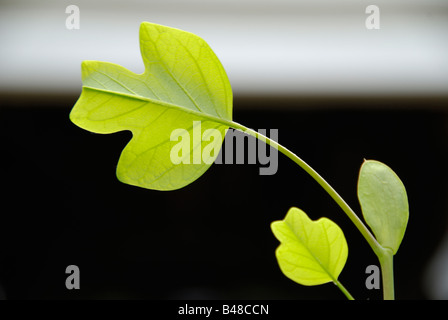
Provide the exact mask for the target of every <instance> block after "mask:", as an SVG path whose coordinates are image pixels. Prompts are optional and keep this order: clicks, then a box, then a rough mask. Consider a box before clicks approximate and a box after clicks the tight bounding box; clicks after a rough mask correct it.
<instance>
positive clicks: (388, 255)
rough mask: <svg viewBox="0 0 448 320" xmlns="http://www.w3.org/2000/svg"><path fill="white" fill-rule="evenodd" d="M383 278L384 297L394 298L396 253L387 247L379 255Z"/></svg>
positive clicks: (386, 298) (385, 298)
mask: <svg viewBox="0 0 448 320" xmlns="http://www.w3.org/2000/svg"><path fill="white" fill-rule="evenodd" d="M378 259H379V260H380V265H381V275H382V278H383V299H384V300H394V299H395V293H394V254H393V252H392V250H390V249H387V248H385V249H384V250H383V251H382V253H381V254H380V255H379V256H378Z"/></svg>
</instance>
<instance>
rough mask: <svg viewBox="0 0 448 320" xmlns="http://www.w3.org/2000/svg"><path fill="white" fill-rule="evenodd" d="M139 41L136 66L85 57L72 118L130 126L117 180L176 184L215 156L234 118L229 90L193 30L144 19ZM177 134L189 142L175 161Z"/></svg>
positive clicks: (86, 125)
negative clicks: (132, 68) (138, 66)
mask: <svg viewBox="0 0 448 320" xmlns="http://www.w3.org/2000/svg"><path fill="white" fill-rule="evenodd" d="M140 49H141V55H142V58H143V62H144V65H145V71H144V73H142V74H135V73H133V72H131V71H129V70H127V69H125V68H123V67H121V66H119V65H116V64H113V63H107V62H99V61H84V62H83V63H82V81H83V88H82V93H81V96H80V98H79V100H78V101H77V102H76V104H75V106H74V107H73V110H72V111H71V113H70V119H71V121H72V122H73V123H75V124H76V125H78V126H79V127H81V128H83V129H86V130H89V131H92V132H95V133H113V132H117V131H122V130H130V131H131V132H132V139H131V141H130V142H129V143H128V145H127V146H126V147H125V148H124V150H123V151H122V154H121V156H120V159H119V162H118V166H117V177H118V179H119V180H120V181H122V182H124V183H128V184H131V185H135V186H140V187H144V188H149V189H156V190H174V189H179V188H181V187H184V186H185V185H188V184H189V183H191V182H193V181H195V180H196V179H197V178H199V177H200V176H201V175H202V174H203V173H204V172H205V171H206V170H207V169H208V168H209V166H210V165H211V164H212V163H213V161H214V159H215V158H216V157H217V156H218V151H219V149H220V148H221V145H222V141H223V139H224V136H225V133H226V130H227V129H228V127H229V126H228V125H227V124H228V122H229V121H230V120H231V119H232V90H231V87H230V83H229V80H228V78H227V75H226V73H225V71H224V68H223V67H222V65H221V63H220V61H219V60H218V58H217V57H216V55H215V54H214V53H213V51H212V50H211V49H210V47H209V46H208V44H207V43H206V42H205V41H204V40H203V39H201V38H199V37H198V36H196V35H194V34H191V33H189V32H185V31H181V30H178V29H174V28H169V27H165V26H161V25H156V24H152V23H148V22H143V23H142V24H141V26H140ZM173 132H176V134H175V135H174V139H173V137H172V134H173ZM171 140H173V141H171ZM180 142H188V144H187V149H181V148H177V149H176V152H177V153H176V154H175V155H176V156H179V158H181V159H183V160H184V161H182V162H180V163H176V161H174V162H173V158H172V155H171V152H172V151H173V148H176V146H177V147H178V146H179V143H180ZM204 148H207V149H206V151H204ZM210 150H215V151H216V152H209V151H210ZM177 162H179V161H177Z"/></svg>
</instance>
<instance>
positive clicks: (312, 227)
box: [271, 208, 348, 286]
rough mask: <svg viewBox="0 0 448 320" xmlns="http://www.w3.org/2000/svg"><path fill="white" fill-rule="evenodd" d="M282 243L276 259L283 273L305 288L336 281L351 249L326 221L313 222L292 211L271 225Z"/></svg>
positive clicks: (300, 213)
mask: <svg viewBox="0 0 448 320" xmlns="http://www.w3.org/2000/svg"><path fill="white" fill-rule="evenodd" d="M271 228H272V232H273V233H274V235H275V237H276V238H277V239H278V240H279V241H280V243H281V244H280V246H279V247H278V248H277V250H276V252H275V253H276V257H277V261H278V263H279V266H280V269H281V270H282V272H283V274H284V275H285V276H287V277H288V278H290V279H291V280H293V281H295V282H297V283H299V284H302V285H306V286H313V285H319V284H324V283H327V282H332V281H333V282H334V281H336V280H337V279H338V277H339V274H340V273H341V272H342V269H343V268H344V266H345V263H346V261H347V257H348V246H347V241H346V240H345V237H344V233H343V232H342V230H341V229H340V228H339V226H338V225H337V224H335V223H334V222H333V221H331V220H329V219H327V218H321V219H319V220H317V221H312V220H311V219H310V218H308V216H307V215H306V213H305V212H303V211H302V210H300V209H298V208H291V209H290V210H289V211H288V213H287V215H286V217H285V219H284V220H281V221H275V222H273V223H272V224H271Z"/></svg>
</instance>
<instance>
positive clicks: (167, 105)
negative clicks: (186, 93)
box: [83, 85, 234, 127]
mask: <svg viewBox="0 0 448 320" xmlns="http://www.w3.org/2000/svg"><path fill="white" fill-rule="evenodd" d="M83 88H85V89H89V90H93V91H98V92H103V93H108V94H111V95H116V96H121V97H125V98H129V99H135V100H140V101H144V102H147V103H152V104H155V105H159V106H162V107H165V108H170V109H175V110H178V111H181V112H185V113H189V114H193V115H195V116H197V117H199V118H204V119H207V120H210V121H213V122H216V123H220V124H222V125H224V126H227V127H234V122H233V121H232V120H230V119H224V118H220V117H217V116H213V115H211V114H208V113H205V112H199V111H195V110H192V109H189V108H185V107H182V106H179V105H177V104H174V103H169V102H165V101H161V100H156V99H152V98H148V97H143V96H140V95H137V94H136V95H132V94H128V93H124V92H118V91H112V90H107V89H101V88H96V87H91V86H86V85H84V86H83Z"/></svg>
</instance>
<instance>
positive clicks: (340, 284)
mask: <svg viewBox="0 0 448 320" xmlns="http://www.w3.org/2000/svg"><path fill="white" fill-rule="evenodd" d="M333 283H334V284H335V285H336V286H337V287H338V288H339V290H341V291H342V293H343V294H344V295H345V296H346V297H347V299H348V300H355V298H353V296H352V295H351V294H350V292H348V290H347V289H345V287H344V286H343V285H342V283H340V282H339V280H337V279H336V280H334V281H333Z"/></svg>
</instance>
